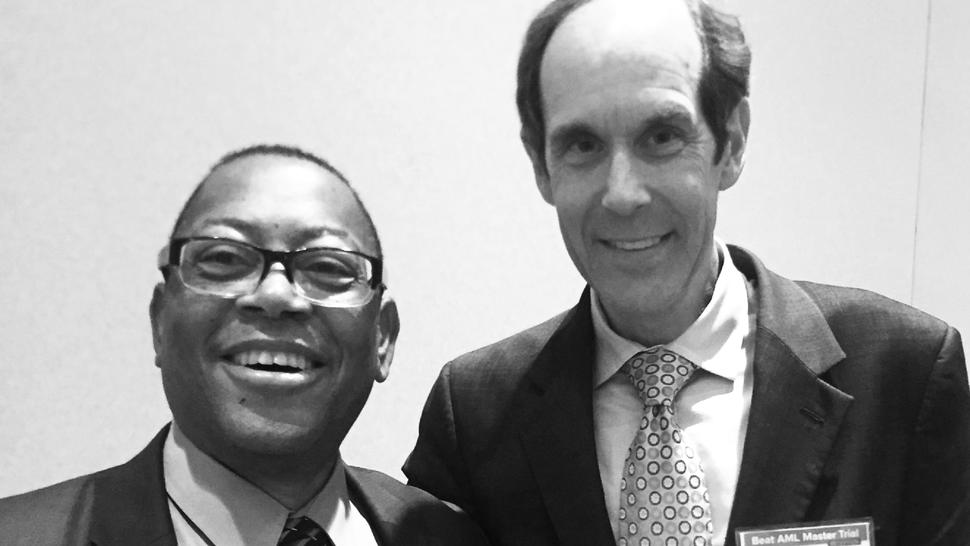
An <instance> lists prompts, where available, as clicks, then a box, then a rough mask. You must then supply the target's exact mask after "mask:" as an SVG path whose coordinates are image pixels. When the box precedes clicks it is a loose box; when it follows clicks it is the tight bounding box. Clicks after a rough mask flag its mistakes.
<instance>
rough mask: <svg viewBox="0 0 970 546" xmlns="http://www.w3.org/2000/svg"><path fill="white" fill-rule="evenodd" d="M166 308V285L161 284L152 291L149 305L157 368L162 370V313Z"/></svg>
mask: <svg viewBox="0 0 970 546" xmlns="http://www.w3.org/2000/svg"><path fill="white" fill-rule="evenodd" d="M164 307H165V283H164V282H160V283H158V284H156V285H155V289H154V290H152V301H151V303H149V304H148V317H149V319H150V320H151V322H152V345H154V346H155V367H157V368H161V366H160V365H159V364H160V362H159V355H160V354H161V351H162V336H163V335H164V333H163V332H162V326H161V321H160V317H161V313H162V310H163V309H164Z"/></svg>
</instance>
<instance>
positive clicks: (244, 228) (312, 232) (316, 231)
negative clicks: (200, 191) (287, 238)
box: [199, 217, 350, 241]
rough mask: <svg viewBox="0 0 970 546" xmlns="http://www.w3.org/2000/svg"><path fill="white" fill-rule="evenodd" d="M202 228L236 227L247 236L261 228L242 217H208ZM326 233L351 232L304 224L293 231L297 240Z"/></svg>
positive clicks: (252, 235) (251, 235) (313, 237)
mask: <svg viewBox="0 0 970 546" xmlns="http://www.w3.org/2000/svg"><path fill="white" fill-rule="evenodd" d="M199 227H201V228H206V227H229V228H232V229H235V230H236V231H238V232H240V233H242V234H243V235H246V236H247V237H254V236H255V235H256V232H257V231H258V230H259V229H261V228H260V227H259V226H256V225H255V224H253V223H252V222H248V221H246V220H243V219H240V218H235V217H232V218H228V217H227V218H219V217H216V218H206V219H205V220H203V221H202V223H201V224H200V226H199ZM326 235H339V236H343V237H348V236H349V235H350V234H349V233H348V232H347V230H345V229H341V228H338V227H334V226H323V225H319V226H304V227H299V228H297V229H296V230H294V231H293V232H292V233H291V236H292V238H293V239H295V240H300V241H309V240H311V239H317V238H319V237H324V236H326Z"/></svg>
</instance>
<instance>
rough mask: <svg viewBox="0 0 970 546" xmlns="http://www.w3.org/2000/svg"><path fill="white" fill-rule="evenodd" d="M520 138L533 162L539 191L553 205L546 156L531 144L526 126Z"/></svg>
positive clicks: (533, 170) (533, 171)
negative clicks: (526, 132)
mask: <svg viewBox="0 0 970 546" xmlns="http://www.w3.org/2000/svg"><path fill="white" fill-rule="evenodd" d="M519 138H520V139H522V147H523V148H525V153H526V154H528V155H529V161H531V162H532V174H533V175H534V176H535V179H536V186H537V187H538V188H539V193H540V194H542V198H543V199H544V200H545V201H546V203H549V204H550V205H551V204H552V188H551V187H550V186H549V171H548V170H546V158H545V157H544V156H543V154H542V153H541V152H539V150H537V149H536V147H535V146H533V145H532V144H531V139H529V138H528V137H527V136H526V134H525V129H524V128H523V129H522V132H521V133H520V134H519Z"/></svg>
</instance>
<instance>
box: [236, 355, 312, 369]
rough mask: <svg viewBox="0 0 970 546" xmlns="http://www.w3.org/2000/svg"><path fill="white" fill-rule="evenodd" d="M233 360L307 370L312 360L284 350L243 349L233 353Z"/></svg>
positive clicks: (242, 363) (245, 364) (238, 362)
mask: <svg viewBox="0 0 970 546" xmlns="http://www.w3.org/2000/svg"><path fill="white" fill-rule="evenodd" d="M232 362H233V363H234V364H236V365H237V366H255V365H257V364H261V365H264V366H269V365H276V366H287V367H290V368H298V369H300V370H307V369H308V368H309V367H310V361H309V360H307V358H306V357H305V356H303V355H300V354H296V353H288V352H283V351H242V352H239V353H236V354H234V355H232Z"/></svg>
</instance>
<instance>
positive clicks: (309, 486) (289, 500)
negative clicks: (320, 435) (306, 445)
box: [217, 455, 337, 511]
mask: <svg viewBox="0 0 970 546" xmlns="http://www.w3.org/2000/svg"><path fill="white" fill-rule="evenodd" d="M217 460H219V459H217ZM220 462H222V463H223V464H224V465H225V466H226V467H228V468H229V469H230V470H232V471H233V472H235V473H236V474H238V475H239V476H241V477H242V478H243V479H245V480H246V481H248V482H249V483H251V484H253V485H255V486H256V487H258V488H260V489H262V490H263V491H264V492H266V494H267V495H269V496H271V497H273V498H274V499H276V501H277V502H279V503H280V504H282V505H283V506H285V507H287V508H289V509H290V511H296V510H299V509H300V508H302V507H303V506H305V505H306V504H307V503H308V502H310V501H311V500H312V499H313V498H314V497H315V496H316V495H317V494H318V493H319V492H320V490H322V489H323V487H324V486H325V485H326V484H327V482H328V481H329V480H330V476H331V474H333V469H334V467H335V466H336V462H337V457H336V456H331V457H322V456H321V457H314V458H311V460H310V461H296V460H294V458H293V457H283V458H281V457H278V456H274V455H270V456H256V457H253V456H247V457H245V459H243V458H242V457H240V458H237V460H234V461H222V460H220Z"/></svg>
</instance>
